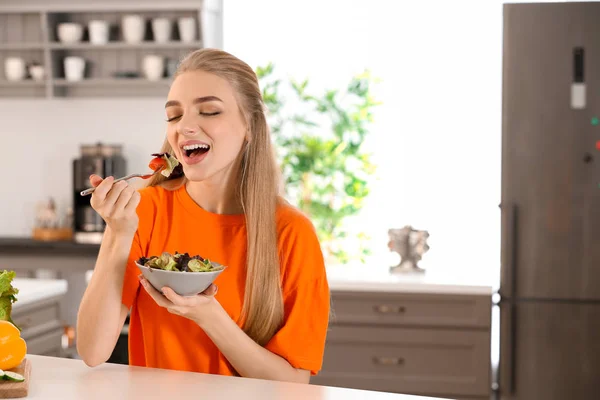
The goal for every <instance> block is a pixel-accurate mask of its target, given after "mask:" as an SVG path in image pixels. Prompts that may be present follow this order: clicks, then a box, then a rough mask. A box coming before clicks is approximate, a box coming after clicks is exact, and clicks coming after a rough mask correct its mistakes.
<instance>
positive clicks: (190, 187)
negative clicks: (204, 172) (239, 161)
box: [186, 166, 243, 215]
mask: <svg viewBox="0 0 600 400" xmlns="http://www.w3.org/2000/svg"><path fill="white" fill-rule="evenodd" d="M231 170H239V169H238V168H232V167H231V166H230V167H229V168H227V170H226V171H225V170H224V171H220V172H219V173H218V174H216V175H215V176H213V177H211V178H209V179H205V180H203V181H201V182H192V181H188V182H187V183H186V189H187V192H188V194H189V195H190V197H191V198H192V200H194V202H195V203H196V204H198V205H199V206H200V207H202V208H203V209H204V210H206V211H208V212H211V213H214V214H226V215H227V214H229V215H231V214H241V213H243V208H242V205H241V203H240V201H239V198H238V196H237V189H238V188H237V183H236V182H239V179H238V176H237V174H233V173H231Z"/></svg>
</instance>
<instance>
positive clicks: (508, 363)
mask: <svg viewBox="0 0 600 400" xmlns="http://www.w3.org/2000/svg"><path fill="white" fill-rule="evenodd" d="M504 307H506V308H507V311H508V316H507V318H506V322H507V323H508V326H507V329H506V331H505V332H506V335H507V336H506V340H505V341H504V344H505V346H507V347H508V349H507V352H506V353H505V354H506V357H507V359H506V360H504V361H501V362H500V363H501V364H502V365H504V368H502V370H501V371H500V374H504V375H505V378H502V377H501V378H500V382H502V383H503V384H504V387H502V385H501V386H500V393H501V395H502V393H505V394H509V395H513V394H514V393H515V375H516V371H515V369H516V368H515V367H516V358H515V353H516V345H515V337H516V335H515V333H516V332H515V330H516V328H517V324H516V322H517V321H516V319H517V307H516V305H515V303H512V302H510V303H505V304H504Z"/></svg>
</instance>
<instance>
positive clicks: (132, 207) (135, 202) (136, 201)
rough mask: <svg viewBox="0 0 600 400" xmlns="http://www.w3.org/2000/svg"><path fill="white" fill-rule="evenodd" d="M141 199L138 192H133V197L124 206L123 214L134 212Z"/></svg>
mask: <svg viewBox="0 0 600 400" xmlns="http://www.w3.org/2000/svg"><path fill="white" fill-rule="evenodd" d="M141 199H142V196H141V195H140V192H138V191H137V190H136V191H134V192H133V195H132V196H131V198H130V199H129V202H128V203H127V205H126V206H125V212H126V213H128V214H129V213H130V212H132V211H135V210H136V209H137V206H138V205H139V204H140V200H141Z"/></svg>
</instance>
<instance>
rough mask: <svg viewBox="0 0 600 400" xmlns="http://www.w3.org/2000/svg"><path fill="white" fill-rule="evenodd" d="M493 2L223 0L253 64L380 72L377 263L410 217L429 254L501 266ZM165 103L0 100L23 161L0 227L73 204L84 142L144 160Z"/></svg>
mask: <svg viewBox="0 0 600 400" xmlns="http://www.w3.org/2000/svg"><path fill="white" fill-rule="evenodd" d="M501 3H502V2H501V1H500V0H489V1H453V2H445V1H435V2H412V1H411V2H408V1H402V2H401V1H398V2H396V1H388V0H376V1H368V2H367V1H349V0H346V1H342V0H328V1H317V0H303V1H298V2H291V1H285V2H282V1H277V0H253V1H242V0H226V1H225V4H224V30H225V32H224V41H225V49H226V50H228V51H230V52H232V53H233V54H235V55H237V56H239V57H240V58H242V59H244V60H246V61H247V62H248V63H250V64H251V65H252V66H257V65H262V64H265V63H267V62H268V61H274V62H276V64H277V70H278V71H279V72H280V73H283V74H287V75H291V76H294V77H297V78H303V77H308V78H310V79H311V82H313V83H314V85H315V87H319V86H322V85H326V86H328V87H335V86H338V85H343V84H345V83H346V82H347V81H348V79H349V78H350V76H351V75H352V74H354V73H357V72H360V71H362V69H363V68H365V67H368V68H370V69H371V70H372V71H373V73H374V74H375V75H377V76H379V77H381V78H382V79H383V82H382V85H380V87H379V88H378V90H377V92H376V96H377V98H379V99H380V100H382V101H383V102H384V105H383V106H382V107H381V108H380V110H379V111H378V112H377V114H376V119H377V125H376V126H375V127H374V129H373V135H372V138H373V141H372V143H371V145H372V148H373V150H374V152H375V154H376V159H375V160H376V161H377V163H378V164H379V167H380V168H379V174H380V180H379V181H378V182H377V183H376V184H375V187H374V191H373V194H372V196H371V201H370V204H369V205H368V207H367V208H366V209H365V212H364V218H363V224H364V226H365V227H366V228H367V230H368V231H369V232H370V233H371V234H372V235H373V237H374V240H376V242H374V243H376V244H377V245H378V251H379V255H380V257H379V258H377V260H378V262H380V264H378V265H380V266H381V265H387V263H389V262H391V261H394V259H393V258H392V260H390V255H389V253H388V252H387V248H386V243H387V234H386V232H387V229H388V228H390V227H401V226H403V225H404V224H413V225H414V226H415V227H417V228H419V229H427V230H429V231H430V233H431V239H430V245H431V251H430V253H428V255H427V256H426V258H425V259H424V260H423V264H424V265H425V266H430V267H432V268H436V269H438V270H444V269H445V270H448V271H452V270H457V269H459V270H460V271H477V270H485V271H487V272H489V271H495V269H496V268H497V267H498V263H499V257H498V255H499V229H500V225H499V211H498V203H499V199H500V113H501V91H500V89H501V45H502V37H501V32H502V6H501ZM161 107H162V99H156V100H148V99H146V100H136V101H131V100H118V101H115V100H102V101H101V100H97V101H96V100H94V101H52V102H46V101H14V100H9V101H7V100H3V101H0V110H1V113H2V119H3V122H2V131H1V132H2V133H1V135H2V136H1V137H2V139H3V140H2V142H3V144H4V146H5V149H10V151H11V152H9V153H5V156H4V157H3V161H4V162H8V164H5V165H15V164H13V163H17V162H19V163H21V164H22V165H24V166H23V167H22V169H21V172H18V173H10V174H4V175H5V176H3V180H4V182H3V185H2V192H3V193H2V200H0V201H1V203H0V204H1V206H2V207H0V236H6V235H9V236H21V235H27V234H29V231H30V227H31V222H32V210H33V205H34V202H35V201H37V200H40V199H41V198H43V197H44V196H49V195H51V196H55V197H56V198H58V199H59V201H60V203H61V204H67V203H68V201H69V199H70V196H71V193H70V190H71V183H70V182H71V175H70V174H71V172H70V171H71V168H70V162H71V159H72V158H73V157H74V156H76V154H77V151H78V145H79V144H80V143H82V142H86V143H88V142H95V141H97V140H102V141H104V142H116V141H120V142H123V143H124V144H125V146H126V149H127V152H128V156H129V158H130V165H131V170H132V171H133V170H138V169H143V168H145V164H146V161H147V155H148V153H150V152H152V151H155V149H156V148H157V147H158V146H159V145H160V143H161V140H162V133H163V127H164V125H163V124H164V123H163V121H162V118H163V115H162V112H161ZM5 157H8V159H6V158H5ZM50 163H53V166H52V167H51V168H50V167H49V165H50ZM392 192H396V193H399V194H397V195H393V196H392V195H391V193H392Z"/></svg>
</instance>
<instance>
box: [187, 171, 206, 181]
mask: <svg viewBox="0 0 600 400" xmlns="http://www.w3.org/2000/svg"><path fill="white" fill-rule="evenodd" d="M183 172H184V175H185V177H186V178H187V180H188V181H190V182H202V181H205V180H207V179H208V178H210V175H209V174H206V173H204V172H202V171H197V170H196V171H194V168H188V169H187V170H186V169H185V168H184V170H183Z"/></svg>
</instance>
